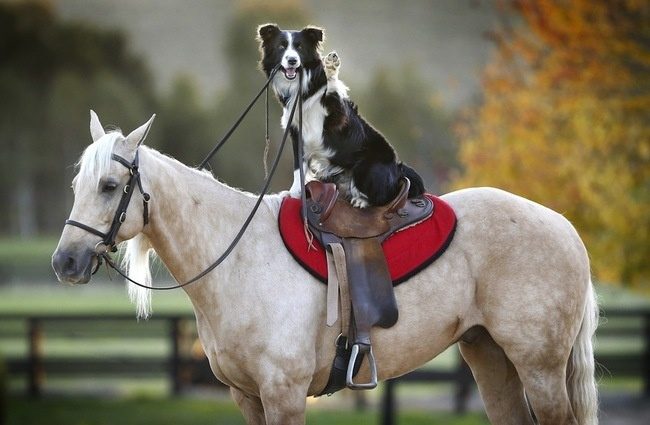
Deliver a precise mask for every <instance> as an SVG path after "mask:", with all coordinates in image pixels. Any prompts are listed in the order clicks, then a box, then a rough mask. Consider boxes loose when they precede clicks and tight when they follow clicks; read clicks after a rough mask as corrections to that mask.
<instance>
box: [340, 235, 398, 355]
mask: <svg viewBox="0 0 650 425" xmlns="http://www.w3.org/2000/svg"><path fill="white" fill-rule="evenodd" d="M343 247H344V249H345V256H346V259H347V264H346V267H347V272H348V280H349V282H353V284H351V285H350V298H351V300H352V309H353V313H354V320H355V324H356V327H357V329H358V331H359V335H357V337H362V338H363V336H364V335H361V333H362V332H363V331H364V330H365V331H367V332H368V338H369V332H370V328H371V327H372V326H381V327H382V328H390V327H391V326H393V325H394V324H395V323H396V322H397V318H398V311H397V301H396V300H395V294H394V292H393V284H392V282H391V280H390V273H389V272H388V267H387V266H386V259H385V258H384V252H383V250H382V249H381V244H380V243H379V240H377V239H376V238H370V239H356V238H354V239H344V240H343ZM355 342H359V341H355ZM368 344H369V340H368Z"/></svg>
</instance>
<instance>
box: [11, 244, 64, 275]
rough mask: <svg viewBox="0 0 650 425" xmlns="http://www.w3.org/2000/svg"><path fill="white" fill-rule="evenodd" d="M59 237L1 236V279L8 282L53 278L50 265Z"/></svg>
mask: <svg viewBox="0 0 650 425" xmlns="http://www.w3.org/2000/svg"><path fill="white" fill-rule="evenodd" d="M56 244H57V239H56V238H54V237H43V238H37V239H20V238H0V279H1V280H2V281H3V282H2V283H6V282H17V281H24V280H26V281H43V280H53V279H54V273H53V272H52V268H51V267H50V262H51V258H52V253H53V252H54V250H55V249H56Z"/></svg>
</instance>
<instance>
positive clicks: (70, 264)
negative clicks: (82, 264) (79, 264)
mask: <svg viewBox="0 0 650 425" xmlns="http://www.w3.org/2000/svg"><path fill="white" fill-rule="evenodd" d="M74 269H75V261H74V258H72V257H68V258H67V259H66V260H65V263H64V264H63V270H64V271H66V272H69V271H74Z"/></svg>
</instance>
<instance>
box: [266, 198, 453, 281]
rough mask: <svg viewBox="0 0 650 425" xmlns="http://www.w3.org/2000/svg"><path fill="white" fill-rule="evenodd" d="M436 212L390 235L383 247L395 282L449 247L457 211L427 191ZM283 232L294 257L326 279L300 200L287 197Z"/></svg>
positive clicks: (322, 254) (321, 255)
mask: <svg viewBox="0 0 650 425" xmlns="http://www.w3.org/2000/svg"><path fill="white" fill-rule="evenodd" d="M426 196H428V197H429V198H431V200H432V201H433V213H432V214H431V216H430V217H429V218H427V219H426V220H423V221H421V222H420V223H418V224H416V225H414V226H411V227H408V228H405V229H403V230H400V231H398V232H396V233H393V234H392V235H391V236H389V237H388V238H387V239H386V240H385V241H384V243H383V244H382V248H383V250H384V255H385V256H386V261H387V263H388V270H389V271H390V277H391V279H392V281H393V284H394V285H397V284H399V283H402V282H404V281H406V280H407V279H409V278H411V277H412V276H414V275H415V274H417V273H418V272H419V271H420V270H422V269H424V268H425V267H426V266H428V265H429V264H431V263H432V262H433V261H435V260H436V259H437V258H438V257H440V256H441V255H442V253H443V252H445V250H446V249H447V247H448V246H449V244H450V243H451V240H452V239H453V237H454V232H455V230H456V214H455V213H454V210H453V209H452V208H451V207H450V206H449V204H447V203H446V202H445V201H443V200H442V199H440V198H438V197H436V196H433V195H429V194H427V195H426ZM278 221H279V227H280V234H281V235H282V240H283V241H284V245H285V246H286V247H287V249H288V250H289V252H290V253H291V255H292V256H293V258H294V259H295V260H296V261H297V262H298V263H299V264H300V265H301V266H303V267H304V268H305V269H306V270H307V271H308V272H309V273H311V274H312V275H313V276H314V277H316V278H317V279H319V280H320V281H321V282H327V258H326V256H325V250H324V249H323V247H322V246H321V244H320V243H319V242H318V241H317V240H314V246H315V247H316V249H313V248H312V249H309V246H308V243H307V237H306V236H305V232H304V230H303V224H302V217H301V215H300V199H294V198H289V197H287V198H285V199H284V200H283V201H282V206H281V208H280V216H279V219H278Z"/></svg>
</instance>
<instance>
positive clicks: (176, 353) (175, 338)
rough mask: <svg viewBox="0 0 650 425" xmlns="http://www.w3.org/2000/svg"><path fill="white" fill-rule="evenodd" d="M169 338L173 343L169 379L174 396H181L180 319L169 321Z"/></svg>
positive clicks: (173, 318) (175, 318)
mask: <svg viewBox="0 0 650 425" xmlns="http://www.w3.org/2000/svg"><path fill="white" fill-rule="evenodd" d="M169 325H170V328H169V337H170V339H171V343H172V350H171V353H170V355H171V357H170V359H169V374H170V376H169V378H170V380H171V384H172V394H174V395H179V394H180V392H181V379H180V371H181V370H180V369H181V367H180V366H181V365H180V362H181V348H180V346H181V341H180V339H181V329H180V325H181V319H180V317H172V318H170V319H169Z"/></svg>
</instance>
